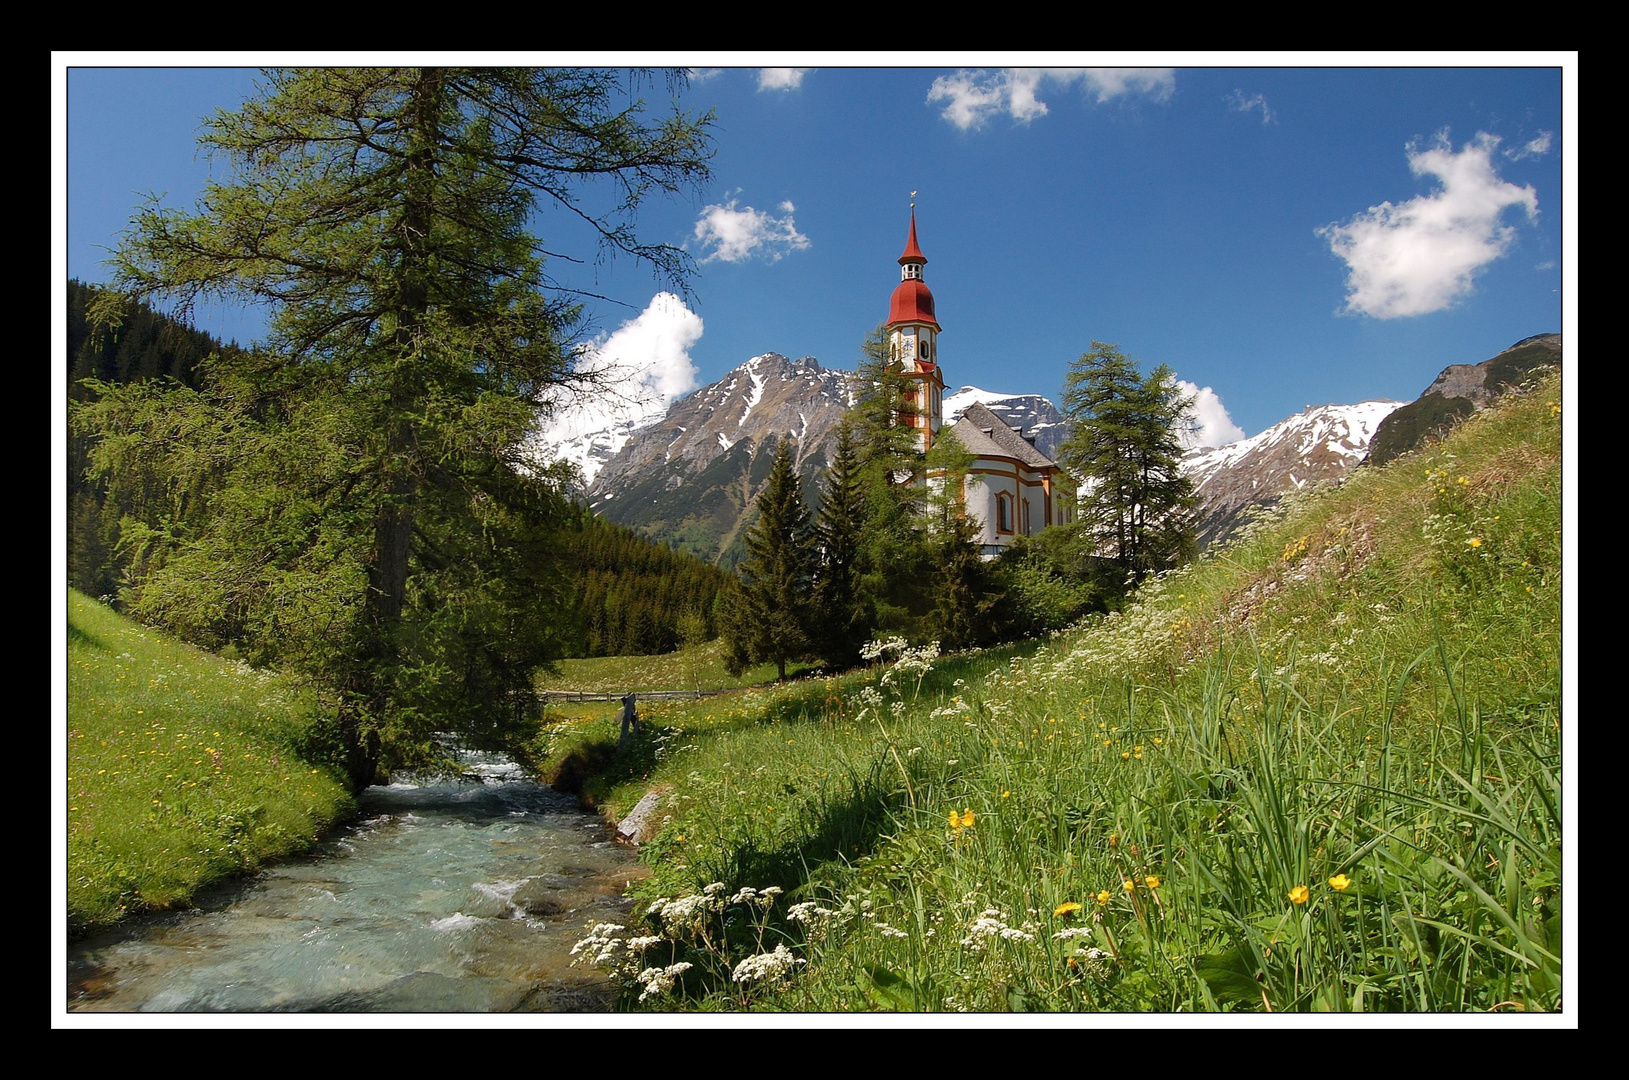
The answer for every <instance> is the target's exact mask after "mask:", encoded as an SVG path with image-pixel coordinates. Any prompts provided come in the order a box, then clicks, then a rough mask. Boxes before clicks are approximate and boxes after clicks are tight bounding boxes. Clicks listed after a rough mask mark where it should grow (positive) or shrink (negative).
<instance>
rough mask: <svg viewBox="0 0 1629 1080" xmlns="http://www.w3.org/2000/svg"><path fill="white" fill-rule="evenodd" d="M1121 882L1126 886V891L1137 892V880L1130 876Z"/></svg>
mask: <svg viewBox="0 0 1629 1080" xmlns="http://www.w3.org/2000/svg"><path fill="white" fill-rule="evenodd" d="M1120 884H1121V885H1122V886H1124V887H1125V890H1126V892H1136V891H1137V883H1136V882H1135V881H1132V880H1131V879H1130V878H1126V879H1125V880H1124V881H1122V882H1121V883H1120Z"/></svg>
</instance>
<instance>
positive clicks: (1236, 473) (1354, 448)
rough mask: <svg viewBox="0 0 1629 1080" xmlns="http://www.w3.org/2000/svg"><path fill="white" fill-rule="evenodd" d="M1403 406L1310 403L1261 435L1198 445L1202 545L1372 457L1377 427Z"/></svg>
mask: <svg viewBox="0 0 1629 1080" xmlns="http://www.w3.org/2000/svg"><path fill="white" fill-rule="evenodd" d="M1402 405H1403V402H1401V401H1365V402H1361V403H1359V404H1357V405H1310V406H1308V407H1307V408H1306V409H1305V410H1303V411H1302V412H1300V413H1298V414H1297V415H1295V416H1292V417H1290V418H1289V419H1288V420H1280V421H1279V422H1278V423H1276V424H1274V425H1273V426H1272V427H1270V428H1268V429H1267V430H1266V431H1263V432H1262V433H1261V434H1259V435H1255V436H1252V437H1251V438H1248V439H1242V440H1240V441H1239V442H1236V443H1231V444H1229V445H1227V446H1223V447H1218V448H1214V449H1213V448H1211V447H1197V448H1195V449H1193V450H1190V451H1188V452H1187V453H1185V454H1184V455H1183V456H1182V471H1183V472H1184V473H1186V474H1187V476H1188V477H1189V479H1191V480H1192V481H1193V484H1194V492H1195V494H1196V495H1198V497H1199V519H1200V521H1199V530H1198V531H1199V544H1200V547H1206V546H1208V545H1210V544H1213V543H1217V542H1219V541H1221V540H1225V539H1226V538H1227V537H1228V535H1230V534H1231V533H1232V532H1233V531H1234V530H1235V529H1237V528H1238V527H1239V525H1240V524H1242V523H1243V519H1244V516H1245V511H1246V510H1248V509H1250V508H1251V507H1256V506H1269V505H1271V504H1273V503H1275V502H1277V501H1278V500H1279V499H1280V498H1282V497H1283V496H1284V495H1285V494H1287V493H1288V492H1290V491H1294V490H1297V489H1299V488H1303V487H1306V486H1307V485H1308V484H1314V483H1320V482H1323V481H1328V480H1338V479H1340V478H1341V477H1342V476H1344V475H1345V474H1346V471H1347V470H1348V469H1351V468H1353V467H1354V466H1356V465H1359V464H1361V463H1362V461H1363V459H1364V458H1365V457H1366V456H1367V455H1368V452H1369V443H1370V441H1371V440H1373V438H1374V433H1375V429H1376V428H1378V427H1379V426H1380V422H1381V421H1382V420H1384V419H1385V418H1386V417H1387V416H1388V415H1389V414H1390V413H1391V412H1392V411H1393V410H1394V409H1398V408H1400V407H1401V406H1402Z"/></svg>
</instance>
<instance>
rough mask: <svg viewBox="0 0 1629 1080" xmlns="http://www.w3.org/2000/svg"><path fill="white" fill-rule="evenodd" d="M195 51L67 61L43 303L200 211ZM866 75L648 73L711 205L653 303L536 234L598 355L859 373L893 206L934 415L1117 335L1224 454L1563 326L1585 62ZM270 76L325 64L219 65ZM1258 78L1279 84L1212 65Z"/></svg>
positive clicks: (1499, 59)
mask: <svg viewBox="0 0 1629 1080" xmlns="http://www.w3.org/2000/svg"><path fill="white" fill-rule="evenodd" d="M205 55H206V54H185V55H181V56H173V57H164V56H158V55H155V54H78V55H74V54H70V55H66V56H64V55H61V54H59V56H58V58H57V59H58V62H59V64H60V65H61V67H60V68H59V71H58V76H59V87H60V86H62V85H64V84H65V87H66V107H65V108H63V107H62V106H61V103H60V102H59V109H58V113H57V118H58V137H59V139H60V138H61V137H62V135H63V133H64V132H65V135H66V141H65V147H66V151H67V155H66V172H65V183H62V182H60V181H59V185H58V192H59V201H58V205H59V215H58V222H59V252H60V253H61V254H63V255H65V259H66V266H65V273H64V274H63V276H75V277H79V278H80V279H82V280H86V281H93V282H94V281H102V280H105V279H106V271H105V268H104V267H103V265H102V260H103V259H104V258H105V257H106V249H107V248H108V247H110V246H112V245H113V244H115V243H116V242H117V234H118V232H119V230H121V229H122V228H123V227H124V226H125V225H126V223H127V222H128V220H129V217H130V215H131V213H132V211H133V210H134V208H135V207H136V206H137V204H138V203H139V201H140V199H141V198H142V197H143V195H145V194H146V193H149V192H152V193H160V194H163V195H164V196H165V201H166V202H169V203H171V204H174V205H178V206H184V207H190V206H191V205H192V203H193V201H194V200H195V198H196V197H197V195H198V193H199V192H200V191H201V190H202V187H203V184H204V182H205V180H206V179H207V177H208V176H209V175H210V169H211V163H210V162H209V161H208V160H207V159H204V158H202V157H200V156H198V154H197V148H196V136H197V134H198V131H199V124H200V120H201V118H203V117H204V116H206V115H208V114H209V113H211V112H212V111H213V110H215V109H217V108H232V107H234V106H235V105H237V104H238V103H240V102H241V101H242V100H243V98H244V97H245V96H246V95H247V94H249V93H250V92H251V91H252V87H253V76H254V72H253V71H252V70H250V69H246V68H241V67H219V68H203V67H196V66H191V67H186V66H175V67H164V68H158V67H153V66H152V65H154V64H156V63H164V62H167V63H173V64H177V65H195V64H197V63H199V62H200V59H201V58H202V57H203V56H205ZM875 56H876V54H859V55H853V54H845V55H816V56H804V57H799V58H794V59H799V60H801V61H802V62H803V63H805V64H806V65H807V67H805V68H773V69H772V68H756V67H753V68H748V67H738V66H729V67H723V66H719V63H720V61H722V62H723V63H726V64H728V63H738V62H739V59H740V57H739V55H736V56H733V57H732V56H724V57H719V56H699V55H698V56H674V57H658V58H657V59H667V60H672V61H677V62H682V63H685V64H686V65H688V66H692V68H693V71H694V77H693V78H692V81H691V84H690V86H689V89H688V90H687V91H686V93H685V98H684V100H685V103H686V105H687V106H689V107H692V108H695V109H712V110H714V112H715V115H716V117H717V126H716V129H715V134H716V139H717V155H716V157H715V158H714V160H713V177H712V180H711V182H710V183H709V184H708V185H707V186H706V187H705V188H704V189H702V190H701V191H699V192H696V193H695V194H694V195H693V196H687V197H684V198H679V199H673V200H666V201H656V202H652V203H650V204H648V205H647V207H646V208H645V210H644V211H643V212H642V213H641V216H640V218H639V222H640V229H641V232H642V235H643V236H644V237H645V238H646V239H650V240H657V241H665V242H669V243H673V244H681V245H683V246H684V247H685V248H686V249H687V250H688V251H690V252H691V254H692V255H693V256H694V257H695V258H696V260H697V270H698V272H697V274H696V276H695V278H694V280H693V282H692V288H693V291H692V293H691V295H690V296H688V297H687V298H686V302H685V304H684V305H678V304H674V303H672V302H670V301H661V302H653V301H655V298H656V296H657V294H658V293H659V292H660V291H661V290H662V285H661V283H659V282H657V281H655V280H654V279H653V278H652V277H651V275H650V273H649V272H648V271H647V270H646V269H645V268H644V267H641V266H638V265H635V264H634V263H633V262H631V261H630V260H627V259H626V258H624V259H619V260H613V261H611V262H609V263H600V262H596V261H594V260H593V258H592V256H593V254H594V252H593V250H592V247H591V245H590V243H589V241H588V239H587V238H586V237H584V236H583V235H582V234H581V232H580V231H578V230H574V229H573V228H571V226H570V222H569V221H567V220H566V218H565V216H564V215H562V214H560V213H559V212H558V211H557V210H555V209H553V208H550V207H542V208H540V212H539V214H538V218H537V221H536V231H537V232H538V234H539V235H541V236H542V237H543V238H544V239H545V241H546V242H547V243H549V244H550V245H551V246H554V247H556V248H558V249H560V250H564V251H568V252H572V253H574V254H580V255H582V256H584V257H585V258H587V259H588V261H587V262H586V263H584V264H582V265H569V264H564V263H557V264H555V265H554V266H553V267H552V269H553V270H554V271H555V273H556V274H557V276H558V277H560V278H561V279H562V280H564V281H566V282H568V283H569V284H571V285H573V286H576V287H580V288H582V289H584V290H587V291H590V292H595V293H600V294H603V295H605V296H607V297H610V298H612V299H613V300H615V301H616V303H610V302H596V303H595V304H594V305H593V308H592V311H593V316H594V324H593V326H592V328H591V332H592V333H594V334H596V335H597V337H595V339H594V343H595V344H596V345H597V346H598V347H599V348H601V349H602V350H605V351H607V352H608V353H615V354H616V359H617V360H618V361H619V362H621V363H623V364H625V365H628V366H629V367H630V368H644V369H647V371H648V372H649V374H648V375H647V376H646V379H647V381H648V382H650V383H652V384H653V385H657V386H659V387H660V388H661V391H662V392H663V393H664V394H667V395H669V396H671V395H673V394H677V393H681V392H683V391H684V390H686V389H688V388H691V387H694V386H699V385H702V384H705V383H708V382H711V381H713V380H715V379H717V378H719V377H720V376H721V375H723V374H724V373H725V372H726V371H728V370H729V369H730V368H732V367H734V366H735V365H737V364H739V363H741V362H742V361H743V360H746V359H747V358H748V357H751V356H753V355H756V354H758V353H763V352H768V351H775V352H780V353H785V354H787V355H789V356H793V357H799V356H805V355H810V356H814V357H816V358H817V359H818V360H819V361H820V362H821V363H822V364H824V365H826V366H828V367H853V366H855V364H856V363H857V361H858V358H859V346H860V343H861V341H862V340H863V338H864V337H865V335H866V333H867V331H869V330H870V329H871V328H872V327H874V326H875V325H876V324H877V323H879V322H880V321H881V320H882V319H883V318H884V317H885V315H886V313H887V304H888V298H889V294H890V293H891V291H892V289H893V287H894V285H895V284H896V283H897V281H898V278H899V268H898V264H897V262H896V260H897V258H898V256H899V254H900V251H901V249H902V248H903V246H904V243H905V238H906V231H907V226H908V222H909V214H910V205H911V202H912V198H911V193H912V192H913V191H915V192H916V198H915V200H914V201H915V203H916V213H917V227H918V237H919V240H920V242H921V246H922V250H923V252H924V254H926V255H927V258H928V265H927V268H926V280H927V283H928V285H929V286H930V287H931V288H932V290H933V292H934V296H935V298H936V300H937V304H938V314H939V320H940V322H941V324H942V326H943V327H944V334H943V336H942V337H941V339H940V350H941V354H940V355H941V358H942V362H943V365H944V369H945V378H946V381H947V383H948V384H949V385H950V386H951V387H952V388H954V387H955V386H958V385H961V384H964V383H969V384H975V385H978V386H980V387H983V388H984V389H987V390H993V391H1000V392H1005V393H1025V392H1036V393H1042V394H1046V395H1048V396H1050V397H1052V398H1053V399H1054V400H1057V398H1058V395H1059V392H1060V387H1061V385H1062V382H1063V378H1064V374H1065V372H1066V370H1067V369H1068V366H1069V364H1070V362H1071V361H1072V360H1074V359H1076V358H1077V357H1078V356H1080V354H1081V353H1082V352H1084V351H1085V350H1087V349H1088V348H1089V347H1090V344H1091V342H1092V341H1093V340H1094V339H1096V340H1099V341H1106V342H1111V343H1114V344H1116V345H1118V346H1119V348H1120V349H1121V350H1122V351H1123V352H1125V353H1126V354H1128V355H1130V356H1131V357H1133V358H1134V359H1136V360H1137V361H1138V362H1139V363H1140V364H1141V365H1142V366H1143V367H1144V369H1145V370H1147V369H1148V368H1151V367H1152V366H1153V365H1155V364H1159V363H1164V364H1168V365H1170V367H1171V368H1172V369H1173V370H1174V371H1175V372H1176V373H1177V375H1178V377H1179V378H1181V379H1183V380H1185V381H1187V382H1190V383H1192V384H1193V385H1194V387H1195V388H1197V389H1200V390H1201V391H1204V393H1203V394H1202V397H1203V402H1204V405H1205V409H1206V411H1205V414H1204V419H1205V420H1206V421H1207V423H1208V424H1209V425H1210V430H1211V431H1213V432H1214V433H1216V436H1217V438H1216V440H1215V441H1227V439H1228V438H1229V437H1230V438H1239V437H1243V436H1245V435H1254V434H1256V433H1258V432H1260V431H1261V430H1262V429H1263V428H1265V427H1267V426H1269V425H1271V424H1273V423H1275V422H1277V421H1278V420H1281V419H1284V418H1285V417H1287V416H1289V415H1291V414H1293V413H1296V412H1299V411H1300V410H1301V409H1302V408H1303V407H1304V406H1307V405H1317V404H1326V403H1336V404H1352V403H1356V402H1358V401H1363V400H1368V399H1372V398H1395V399H1399V400H1410V399H1412V398H1414V397H1416V396H1417V395H1418V394H1419V393H1420V392H1421V391H1422V390H1424V389H1425V387H1426V386H1427V385H1428V384H1429V383H1430V382H1431V380H1432V379H1433V378H1434V377H1435V376H1436V375H1437V373H1438V372H1439V371H1440V370H1441V369H1442V368H1443V367H1444V366H1445V365H1447V364H1450V363H1477V362H1480V361H1482V360H1485V359H1488V358H1489V357H1491V356H1493V355H1494V354H1495V353H1497V352H1499V351H1500V350H1501V349H1504V348H1506V347H1508V346H1510V345H1511V344H1513V343H1515V342H1516V341H1517V340H1519V339H1521V338H1523V337H1527V336H1529V335H1531V334H1538V333H1545V332H1552V331H1559V330H1563V329H1565V328H1567V324H1568V322H1569V319H1570V317H1571V315H1572V313H1573V312H1575V310H1576V301H1575V299H1574V298H1573V296H1572V295H1571V294H1570V292H1569V289H1568V286H1569V285H1571V284H1572V283H1573V282H1574V281H1575V276H1574V273H1573V271H1574V270H1575V266H1576V263H1575V246H1574V245H1573V244H1571V243H1568V242H1567V241H1568V240H1569V239H1570V237H1571V235H1572V234H1571V232H1570V225H1571V222H1570V220H1569V216H1570V213H1571V211H1572V210H1573V207H1572V206H1570V205H1569V203H1568V199H1569V198H1573V199H1575V197H1576V179H1575V177H1576V170H1575V169H1573V168H1567V169H1565V170H1564V168H1563V165H1564V162H1567V161H1569V160H1573V159H1571V158H1569V154H1570V152H1571V146H1570V144H1569V136H1570V135H1571V134H1572V132H1571V131H1570V130H1569V128H1568V126H1567V120H1568V119H1569V118H1570V113H1569V110H1570V108H1571V107H1572V104H1573V102H1572V100H1571V96H1572V94H1573V93H1574V89H1573V88H1575V86H1576V70H1575V67H1576V56H1569V55H1567V54H1559V53H1557V54H1505V55H1501V56H1494V57H1459V56H1455V57H1452V58H1451V59H1450V60H1449V61H1447V62H1448V63H1450V64H1454V65H1460V64H1468V63H1470V62H1471V61H1475V66H1423V65H1424V64H1425V63H1426V62H1427V61H1428V60H1429V59H1430V58H1428V57H1426V56H1425V55H1424V54H1421V55H1420V56H1418V57H1415V58H1412V59H1411V58H1410V57H1409V56H1407V55H1406V54H1405V55H1404V56H1402V57H1401V62H1402V63H1404V64H1409V63H1419V64H1421V65H1422V66H1401V67H1399V66H1374V65H1396V64H1397V63H1399V58H1398V57H1397V56H1396V55H1395V54H1393V55H1388V56H1384V57H1380V58H1369V57H1354V56H1348V55H1345V54H1339V55H1330V56H1327V57H1317V56H1314V57H1305V58H1298V61H1297V66H1282V65H1283V64H1285V63H1286V60H1285V58H1284V57H1282V56H1280V55H1277V54H1271V55H1269V56H1267V57H1265V58H1249V57H1234V56H1229V55H1201V56H1189V57H1179V58H1177V59H1178V60H1181V61H1183V62H1181V63H1177V64H1175V65H1173V66H1153V63H1157V62H1159V61H1160V60H1163V59H1168V58H1162V57H1157V56H1156V57H1128V58H1120V57H1113V58H1109V60H1110V62H1111V63H1113V64H1114V66H1112V67H1088V66H1084V65H1088V64H1097V63H1102V62H1103V58H1102V57H1098V56H1093V55H1088V54H1080V55H1079V56H1056V55H1047V56H1044V57H1043V56H1039V55H1036V56H1033V57H1032V56H1028V55H1026V56H1022V57H1018V58H1014V57H1010V56H1009V57H999V58H995V59H996V60H1005V61H1007V62H1009V63H1010V62H1011V61H1012V60H1014V59H1019V60H1022V61H1023V63H1024V64H1025V66H1023V67H1018V68H1013V67H1005V66H1001V65H1000V63H985V62H981V58H980V57H978V56H971V55H965V56H947V57H944V58H943V59H944V60H945V61H946V62H945V63H944V64H943V65H941V66H935V67H911V68H885V69H884V68H873V67H867V66H856V65H863V64H867V63H869V62H871V61H872V60H874V59H875ZM288 59H297V60H302V61H305V62H328V61H329V60H330V59H332V58H331V57H327V56H323V55H309V56H303V57H295V58H289V57H274V56H263V57H262V56H246V57H243V58H241V59H240V58H239V57H236V56H229V57H226V58H225V59H224V61H223V62H228V63H233V64H236V63H239V62H242V63H261V62H274V61H282V60H288ZM393 59H394V58H393ZM402 59H414V60H424V59H438V58H434V57H431V58H425V57H412V58H407V57H404V58H402ZM459 59H462V60H478V61H484V62H497V61H505V62H507V61H512V60H516V59H524V60H533V59H546V58H543V57H514V56H498V55H496V54H493V55H482V56H476V57H461V58H459ZM586 59H588V60H590V61H593V60H601V61H602V62H609V61H608V58H597V57H590V58H586ZM770 59H776V60H780V59H783V58H781V57H774V58H770ZM1259 59H1264V60H1265V61H1266V62H1267V63H1268V64H1270V65H1274V66H1234V65H1235V63H1236V62H1237V61H1239V60H1259ZM1042 62H1045V63H1047V64H1049V65H1057V64H1070V63H1073V64H1075V65H1079V66H1057V67H1047V68H1041V67H1039V66H1035V65H1038V64H1039V63H1042ZM650 96H651V97H652V98H653V100H654V99H658V98H660V96H661V95H660V94H659V93H653V94H652V95H650ZM59 145H64V144H60V143H59ZM216 169H217V171H218V170H219V166H218V165H217V166H216ZM64 190H65V192H66V198H65V200H63V199H61V198H60V193H61V192H63V191H64ZM63 209H65V211H66V214H65V215H63V214H62V213H61V212H60V210H63ZM64 217H65V232H64V231H62V229H61V226H62V225H63V223H64ZM197 321H198V325H199V326H200V327H201V328H202V329H206V330H210V331H211V332H214V333H216V334H218V335H220V336H222V337H224V338H236V339H238V340H240V341H247V340H250V339H252V338H253V337H255V336H256V335H257V334H258V333H259V332H260V326H261V325H262V323H261V322H260V321H259V319H258V317H257V316H256V315H255V313H254V312H252V311H250V312H244V311H237V310H232V309H205V310H201V311H200V312H199V314H198V319H197ZM625 324H627V325H626V326H625ZM1568 344H1569V346H1570V345H1572V344H1573V343H1572V342H1571V341H1569V342H1568Z"/></svg>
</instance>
